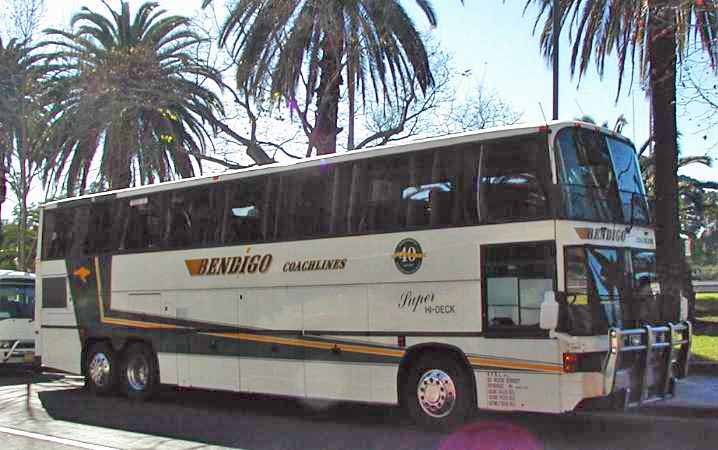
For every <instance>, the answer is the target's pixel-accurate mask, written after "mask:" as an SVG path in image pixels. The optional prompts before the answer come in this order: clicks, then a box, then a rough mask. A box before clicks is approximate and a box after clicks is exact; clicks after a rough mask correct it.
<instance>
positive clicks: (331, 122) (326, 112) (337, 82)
mask: <svg viewBox="0 0 718 450" xmlns="http://www.w3.org/2000/svg"><path fill="white" fill-rule="evenodd" d="M343 45H344V44H343V39H342V36H341V35H337V36H328V35H327V36H324V39H323V40H322V60H321V61H320V62H319V67H320V68H321V75H320V77H319V86H318V88H317V112H316V116H315V124H314V130H313V131H312V136H311V143H312V145H314V147H316V149H317V155H327V154H331V153H335V152H336V151H337V134H338V130H337V116H338V112H339V97H340V91H339V87H340V86H341V84H342V77H341V66H340V64H341V57H342V52H343Z"/></svg>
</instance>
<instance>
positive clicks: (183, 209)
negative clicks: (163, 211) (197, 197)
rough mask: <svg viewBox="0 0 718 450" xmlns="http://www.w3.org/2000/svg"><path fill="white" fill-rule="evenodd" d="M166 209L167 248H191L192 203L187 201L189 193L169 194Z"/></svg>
mask: <svg viewBox="0 0 718 450" xmlns="http://www.w3.org/2000/svg"><path fill="white" fill-rule="evenodd" d="M169 195H170V198H169V202H168V208H167V228H166V237H165V241H166V242H167V247H168V248H184V247H191V246H192V244H193V243H192V213H193V211H192V203H191V202H190V201H189V200H188V197H189V196H191V193H190V192H188V191H178V192H172V193H170V194H169Z"/></svg>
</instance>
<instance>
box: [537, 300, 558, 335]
mask: <svg viewBox="0 0 718 450" xmlns="http://www.w3.org/2000/svg"><path fill="white" fill-rule="evenodd" d="M539 326H540V327H541V329H542V330H555V329H556V327H557V326H558V302H557V301H556V293H555V292H554V291H546V292H544V294H543V302H542V303H541V311H540V313H539Z"/></svg>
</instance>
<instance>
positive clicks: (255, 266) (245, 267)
mask: <svg viewBox="0 0 718 450" xmlns="http://www.w3.org/2000/svg"><path fill="white" fill-rule="evenodd" d="M185 265H186V266H187V270H188V271H189V274H190V275H191V276H193V277H195V276H202V275H241V274H245V273H248V274H252V273H257V272H259V273H266V272H267V271H268V270H269V268H270V267H271V265H272V255H271V254H266V255H246V256H226V257H222V258H202V259H187V260H185Z"/></svg>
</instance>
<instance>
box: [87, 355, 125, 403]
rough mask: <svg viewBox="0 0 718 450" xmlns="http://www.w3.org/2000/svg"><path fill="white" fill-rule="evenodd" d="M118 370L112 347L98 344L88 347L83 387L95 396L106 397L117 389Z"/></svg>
mask: <svg viewBox="0 0 718 450" xmlns="http://www.w3.org/2000/svg"><path fill="white" fill-rule="evenodd" d="M118 372H119V368H118V367H117V357H116V353H115V351H114V350H113V349H112V347H111V346H110V345H109V344H107V343H105V342H99V343H97V344H93V345H92V347H90V351H89V352H88V354H87V365H86V370H85V386H87V388H88V389H89V390H90V392H93V393H94V394H97V395H108V394H111V393H113V392H115V390H116V388H117V378H118Z"/></svg>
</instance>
